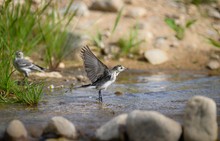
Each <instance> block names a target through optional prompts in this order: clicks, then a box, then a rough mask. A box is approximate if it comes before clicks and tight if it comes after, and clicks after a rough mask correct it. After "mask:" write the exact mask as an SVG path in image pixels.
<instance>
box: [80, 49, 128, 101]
mask: <svg viewBox="0 0 220 141" xmlns="http://www.w3.org/2000/svg"><path fill="white" fill-rule="evenodd" d="M81 56H82V59H83V62H84V67H85V71H86V74H87V77H88V78H89V80H90V81H91V84H88V85H83V86H82V87H90V86H92V87H94V88H96V89H97V90H99V98H98V99H99V102H102V93H101V91H102V90H105V89H107V87H108V86H109V85H111V84H112V83H114V82H115V80H116V77H117V76H118V74H119V73H120V72H122V71H124V70H125V69H126V68H125V67H123V66H122V65H117V66H115V67H113V68H112V69H109V68H108V67H107V66H106V65H105V64H103V63H102V62H101V61H100V60H99V59H98V58H97V57H96V56H95V55H94V54H93V53H92V51H91V50H90V49H89V47H88V46H84V47H83V48H82V49H81Z"/></svg>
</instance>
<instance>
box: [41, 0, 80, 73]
mask: <svg viewBox="0 0 220 141" xmlns="http://www.w3.org/2000/svg"><path fill="white" fill-rule="evenodd" d="M72 3H73V0H71V1H70V2H69V4H68V8H67V9H66V11H65V14H64V15H63V16H61V15H59V13H58V10H57V9H56V7H53V10H52V12H51V13H50V14H48V16H47V18H46V19H45V20H44V22H42V23H39V27H40V31H41V33H42V35H43V44H44V48H45V54H44V58H45V61H46V64H47V65H48V66H49V69H50V70H55V69H57V67H58V66H59V64H60V62H62V61H63V59H64V58H65V57H67V56H68V55H69V54H70V53H71V47H72V45H70V44H69V43H68V40H70V39H69V37H70V36H68V35H69V33H68V26H69V24H70V22H71V21H72V19H73V18H74V16H75V14H76V13H71V14H70V13H69V7H70V6H71V4H72Z"/></svg>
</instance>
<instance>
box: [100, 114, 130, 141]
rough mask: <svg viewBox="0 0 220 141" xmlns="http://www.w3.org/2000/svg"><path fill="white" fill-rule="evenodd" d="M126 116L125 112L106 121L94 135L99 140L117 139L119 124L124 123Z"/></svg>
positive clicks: (118, 136)
mask: <svg viewBox="0 0 220 141" xmlns="http://www.w3.org/2000/svg"><path fill="white" fill-rule="evenodd" d="M127 116H128V115H127V114H121V115H119V116H117V117H115V118H113V119H112V120H110V121H109V122H107V123H106V124H105V125H103V126H101V127H100V128H99V129H98V130H97V131H96V137H97V138H98V139H100V140H112V139H119V138H120V132H119V128H120V126H123V125H125V124H126V120H127Z"/></svg>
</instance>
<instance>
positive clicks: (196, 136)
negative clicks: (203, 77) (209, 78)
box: [183, 96, 218, 141]
mask: <svg viewBox="0 0 220 141" xmlns="http://www.w3.org/2000/svg"><path fill="white" fill-rule="evenodd" d="M183 126H184V128H183V129H184V132H183V133H184V140H186V141H215V140H217V133H218V124H217V113H216V104H215V102H214V101H213V100H212V99H210V98H207V97H203V96H194V97H193V98H192V99H190V100H189V101H188V103H187V105H186V109H185V114H184V124H183Z"/></svg>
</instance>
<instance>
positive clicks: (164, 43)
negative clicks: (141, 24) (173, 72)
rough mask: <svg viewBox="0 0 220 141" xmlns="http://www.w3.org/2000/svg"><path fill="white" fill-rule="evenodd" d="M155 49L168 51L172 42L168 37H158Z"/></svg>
mask: <svg viewBox="0 0 220 141" xmlns="http://www.w3.org/2000/svg"><path fill="white" fill-rule="evenodd" d="M154 47H155V48H163V49H166V50H168V49H169V48H170V42H169V41H168V39H167V37H157V38H156V39H155V41H154Z"/></svg>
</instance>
